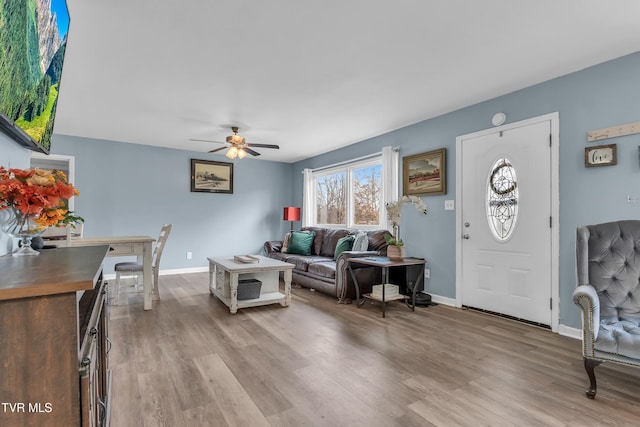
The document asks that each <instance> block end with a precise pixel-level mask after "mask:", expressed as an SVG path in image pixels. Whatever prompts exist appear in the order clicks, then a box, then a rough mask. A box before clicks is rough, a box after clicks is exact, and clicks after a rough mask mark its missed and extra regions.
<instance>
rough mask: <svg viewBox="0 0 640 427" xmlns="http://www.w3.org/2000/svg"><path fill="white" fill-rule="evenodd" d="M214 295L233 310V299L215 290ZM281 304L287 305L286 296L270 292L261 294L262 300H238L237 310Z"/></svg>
mask: <svg viewBox="0 0 640 427" xmlns="http://www.w3.org/2000/svg"><path fill="white" fill-rule="evenodd" d="M213 294H214V295H215V296H216V297H217V298H218V299H219V300H220V301H222V302H223V303H224V305H226V306H227V307H229V308H231V298H229V297H225V296H224V294H223V293H222V292H220V291H218V290H217V289H215V288H214V289H213ZM275 303H280V304H281V305H283V306H285V305H286V295H285V294H283V293H282V292H268V293H263V294H260V298H253V299H245V300H238V305H237V308H247V307H257V306H259V305H268V304H275Z"/></svg>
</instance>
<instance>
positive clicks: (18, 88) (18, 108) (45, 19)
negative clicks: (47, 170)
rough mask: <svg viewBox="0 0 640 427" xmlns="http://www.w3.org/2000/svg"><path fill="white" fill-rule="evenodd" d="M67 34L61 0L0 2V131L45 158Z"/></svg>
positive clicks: (65, 4) (48, 147) (66, 13)
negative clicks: (39, 152)
mask: <svg viewBox="0 0 640 427" xmlns="http://www.w3.org/2000/svg"><path fill="white" fill-rule="evenodd" d="M68 29H69V13H68V9H67V3H66V1H65V0H0V130H2V131H3V132H5V133H6V134H8V135H9V136H10V137H12V138H13V139H14V140H15V141H16V142H18V143H19V144H21V145H24V146H25V147H27V148H29V149H32V150H35V151H41V152H44V153H47V154H48V153H49V149H50V147H51V134H52V132H53V122H54V119H55V115H56V104H57V101H58V91H59V89H60V76H61V75H62V63H63V61H64V53H65V47H66V43H67V31H68Z"/></svg>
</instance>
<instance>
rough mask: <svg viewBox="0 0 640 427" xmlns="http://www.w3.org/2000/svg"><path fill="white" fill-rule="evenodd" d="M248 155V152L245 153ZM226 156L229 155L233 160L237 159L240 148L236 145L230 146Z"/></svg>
mask: <svg viewBox="0 0 640 427" xmlns="http://www.w3.org/2000/svg"><path fill="white" fill-rule="evenodd" d="M242 151H244V150H242ZM246 155H247V153H245V156H246ZM225 156H227V157H228V158H230V159H231V160H233V159H235V158H236V157H237V156H238V149H237V148H236V147H231V148H229V151H227V154H225Z"/></svg>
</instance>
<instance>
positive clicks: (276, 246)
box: [264, 240, 282, 256]
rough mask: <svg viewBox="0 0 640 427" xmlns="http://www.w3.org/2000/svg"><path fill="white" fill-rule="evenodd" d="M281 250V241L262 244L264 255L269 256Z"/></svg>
mask: <svg viewBox="0 0 640 427" xmlns="http://www.w3.org/2000/svg"><path fill="white" fill-rule="evenodd" d="M281 250H282V240H271V241H269V242H264V253H265V254H266V255H267V256H269V255H270V254H273V253H276V252H280V251H281Z"/></svg>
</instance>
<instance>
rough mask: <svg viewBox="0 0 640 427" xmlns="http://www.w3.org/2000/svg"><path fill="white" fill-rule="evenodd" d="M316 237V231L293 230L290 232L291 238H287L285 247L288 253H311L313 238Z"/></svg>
mask: <svg viewBox="0 0 640 427" xmlns="http://www.w3.org/2000/svg"><path fill="white" fill-rule="evenodd" d="M314 237H316V233H314V232H313V231H312V232H302V231H293V232H291V239H289V246H288V247H287V253H288V254H300V255H311V245H312V244H313V239H314Z"/></svg>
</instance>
